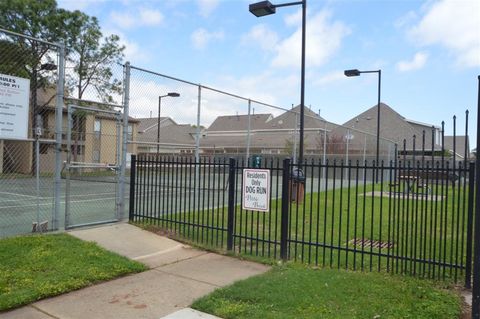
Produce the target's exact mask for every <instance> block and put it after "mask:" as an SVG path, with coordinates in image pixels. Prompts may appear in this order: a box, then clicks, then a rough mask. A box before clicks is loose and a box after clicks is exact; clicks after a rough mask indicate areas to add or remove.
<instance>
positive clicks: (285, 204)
mask: <svg viewBox="0 0 480 319" xmlns="http://www.w3.org/2000/svg"><path fill="white" fill-rule="evenodd" d="M289 186H290V159H289V158H286V159H284V160H283V173H282V217H281V230H280V258H282V260H284V261H286V260H287V259H288V209H289V200H290V187H289Z"/></svg>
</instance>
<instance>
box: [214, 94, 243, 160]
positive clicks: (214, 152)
mask: <svg viewBox="0 0 480 319" xmlns="http://www.w3.org/2000/svg"><path fill="white" fill-rule="evenodd" d="M251 106H252V101H251V100H248V126H247V154H246V157H245V163H247V165H248V159H249V158H250V140H251V139H250V130H251V125H252V124H251V116H250V109H251ZM214 153H215V152H214Z"/></svg>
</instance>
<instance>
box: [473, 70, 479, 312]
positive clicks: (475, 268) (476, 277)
mask: <svg viewBox="0 0 480 319" xmlns="http://www.w3.org/2000/svg"><path fill="white" fill-rule="evenodd" d="M479 124H480V75H479V76H478V102H477V157H476V160H475V184H476V185H477V187H476V190H475V230H474V241H473V242H474V257H473V291H472V318H480V186H479V185H478V183H479V181H480V160H479V159H478V150H479V149H480V128H479V127H478V125H479Z"/></svg>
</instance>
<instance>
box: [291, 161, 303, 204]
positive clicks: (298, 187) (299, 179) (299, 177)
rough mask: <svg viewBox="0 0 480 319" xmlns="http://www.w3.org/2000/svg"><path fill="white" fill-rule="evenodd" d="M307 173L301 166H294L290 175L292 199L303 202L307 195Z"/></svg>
mask: <svg viewBox="0 0 480 319" xmlns="http://www.w3.org/2000/svg"><path fill="white" fill-rule="evenodd" d="M305 181H306V178H305V174H304V173H303V170H302V169H300V168H294V169H293V171H292V175H291V176H290V201H292V202H297V203H302V202H303V197H304V195H305Z"/></svg>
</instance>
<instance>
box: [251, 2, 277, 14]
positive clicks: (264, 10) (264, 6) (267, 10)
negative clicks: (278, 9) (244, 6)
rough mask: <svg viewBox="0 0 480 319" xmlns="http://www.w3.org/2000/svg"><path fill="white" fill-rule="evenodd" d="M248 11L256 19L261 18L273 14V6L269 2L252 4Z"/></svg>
mask: <svg viewBox="0 0 480 319" xmlns="http://www.w3.org/2000/svg"><path fill="white" fill-rule="evenodd" d="M248 10H249V11H250V12H251V13H252V14H253V15H254V16H256V17H263V16H266V15H269V14H274V13H275V6H274V5H273V4H272V3H271V2H270V1H261V2H257V3H252V4H251V5H249V6H248Z"/></svg>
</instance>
